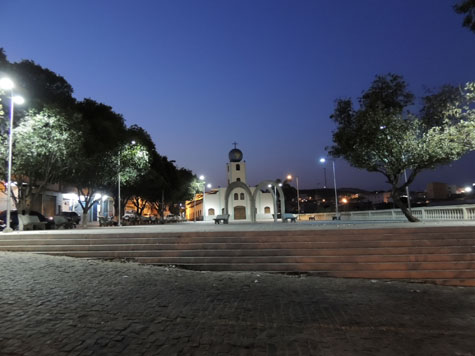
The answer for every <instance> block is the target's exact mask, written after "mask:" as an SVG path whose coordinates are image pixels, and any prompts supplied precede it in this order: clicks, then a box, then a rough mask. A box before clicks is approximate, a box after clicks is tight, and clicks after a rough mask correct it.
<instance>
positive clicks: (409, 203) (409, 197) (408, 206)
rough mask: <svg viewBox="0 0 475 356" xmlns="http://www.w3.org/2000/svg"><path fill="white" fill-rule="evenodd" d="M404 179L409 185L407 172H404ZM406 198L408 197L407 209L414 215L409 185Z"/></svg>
mask: <svg viewBox="0 0 475 356" xmlns="http://www.w3.org/2000/svg"><path fill="white" fill-rule="evenodd" d="M404 179H405V181H406V183H407V173H406V170H404ZM406 196H407V208H408V209H409V212H410V213H411V214H412V211H411V196H410V195H409V186H407V185H406Z"/></svg>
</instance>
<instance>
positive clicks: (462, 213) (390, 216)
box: [300, 204, 475, 221]
mask: <svg viewBox="0 0 475 356" xmlns="http://www.w3.org/2000/svg"><path fill="white" fill-rule="evenodd" d="M412 214H413V215H414V216H415V217H416V218H418V219H419V220H422V221H428V220H429V221H430V220H475V204H467V205H450V206H430V207H421V208H412ZM334 216H335V213H315V214H300V220H303V221H305V220H309V218H311V219H310V220H313V219H315V220H332V219H333V217H334ZM340 216H341V220H403V221H404V220H407V219H406V217H405V216H404V214H403V213H402V211H401V210H400V209H388V210H366V211H342V212H340Z"/></svg>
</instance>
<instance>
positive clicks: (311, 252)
mask: <svg viewBox="0 0 475 356" xmlns="http://www.w3.org/2000/svg"><path fill="white" fill-rule="evenodd" d="M199 247H200V249H197V246H192V245H191V244H186V245H165V244H156V245H133V244H129V245H126V244H122V245H68V246H63V245H39V246H2V247H1V248H0V251H12V252H66V251H68V252H73V251H77V252H80V251H86V252H89V251H144V253H145V251H147V254H148V253H150V252H153V251H168V252H167V253H168V254H170V253H172V252H173V253H175V255H181V254H182V253H184V254H188V255H195V256H207V255H214V256H245V255H250V256H256V255H274V256H280V255H288V254H291V253H294V254H295V251H297V252H298V254H299V255H302V256H348V255H420V254H433V253H436V254H444V253H446V254H456V253H475V246H435V247H432V246H430V247H352V248H310V247H309V246H303V247H304V248H302V247H297V246H288V247H282V246H280V248H277V246H274V245H270V246H267V248H262V246H261V248H257V246H254V248H252V247H250V246H248V245H243V244H240V245H239V246H233V247H234V248H231V246H220V248H219V249H216V248H215V247H216V245H202V244H201V245H200V246H199ZM243 247H245V248H243ZM305 247H307V248H305Z"/></svg>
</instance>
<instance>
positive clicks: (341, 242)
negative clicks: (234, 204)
mask: <svg viewBox="0 0 475 356" xmlns="http://www.w3.org/2000/svg"><path fill="white" fill-rule="evenodd" d="M403 237H404V236H403ZM265 243H273V244H276V243H313V244H320V245H321V246H324V245H326V246H331V244H333V246H341V247H348V246H352V245H354V246H356V245H359V246H383V245H384V246H414V245H428V244H430V245H439V246H440V245H448V244H457V245H458V244H464V245H470V244H474V245H475V236H473V235H464V236H460V235H458V236H450V237H445V236H438V237H437V238H435V237H433V236H426V235H424V236H417V237H414V236H412V238H410V239H406V238H401V236H392V237H391V238H389V237H387V236H370V238H365V237H359V238H356V236H350V237H345V236H340V237H338V238H334V237H332V238H331V239H327V240H325V239H322V238H321V237H320V236H318V235H316V236H290V237H289V236H267V237H262V236H254V237H202V236H195V237H180V238H176V237H168V236H159V237H147V238H143V237H134V238H125V237H103V236H95V237H94V238H93V237H90V238H83V237H79V236H76V237H75V238H68V239H63V238H60V239H53V238H48V239H40V238H34V239H32V238H20V239H5V238H4V239H0V247H2V246H15V245H18V246H21V245H29V246H33V245H112V244H117V245H119V244H265Z"/></svg>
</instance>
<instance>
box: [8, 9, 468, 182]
mask: <svg viewBox="0 0 475 356" xmlns="http://www.w3.org/2000/svg"><path fill="white" fill-rule="evenodd" d="M453 3H454V1H453V0H385V1H381V0H358V1H355V0H341V1H332V0H298V1H296V0H286V1H280V0H169V1H162V0H136V1H133V2H131V1H126V0H114V1H107V0H81V1H65V0H43V1H38V0H3V1H2V4H1V6H0V8H1V11H2V20H1V21H0V39H1V41H0V47H3V48H4V49H5V51H6V54H7V56H8V58H9V60H10V61H19V60H21V59H31V60H34V61H35V62H36V63H38V64H40V65H42V66H44V67H47V68H49V69H51V70H53V71H54V72H56V73H58V74H60V75H62V76H63V77H65V78H66V80H68V82H69V83H70V84H71V85H72V86H73V88H74V90H75V93H74V95H75V97H76V98H78V99H82V98H84V97H89V98H92V99H94V100H97V101H100V102H103V103H104V104H107V105H110V106H112V107H113V109H114V110H115V111H116V112H118V113H121V114H122V115H123V116H124V117H125V119H126V122H127V124H128V125H132V124H138V125H140V126H142V127H143V128H144V129H146V130H147V131H148V132H149V133H150V134H151V136H152V138H153V140H154V142H155V144H156V146H157V150H158V151H159V152H160V153H161V154H163V155H166V156H168V157H169V159H173V160H176V162H177V165H178V166H180V167H186V168H189V169H192V170H193V172H194V173H196V174H198V175H200V174H204V175H205V176H206V177H207V181H209V182H211V183H212V184H213V185H214V186H217V185H221V186H224V185H225V180H226V171H225V164H226V162H227V161H228V157H227V154H228V152H229V150H230V149H231V148H232V147H233V146H232V142H234V141H237V142H238V148H240V149H241V150H242V151H243V153H244V159H245V160H246V161H247V171H248V183H250V184H251V185H255V184H257V183H258V182H259V181H261V180H264V179H276V178H283V177H284V176H285V175H286V174H287V173H288V172H291V173H293V174H295V175H298V176H299V183H300V187H301V188H315V187H321V186H322V185H323V169H322V167H321V165H320V164H319V163H318V158H319V157H321V156H323V155H325V146H328V145H330V144H331V133H332V130H333V129H334V125H333V123H332V121H331V120H330V119H329V116H330V114H331V113H332V111H333V107H334V103H335V99H337V98H343V97H352V98H354V99H356V98H357V97H358V96H359V95H360V94H361V92H362V91H363V90H365V89H367V88H368V86H369V85H370V83H371V82H372V81H373V79H374V77H375V75H377V74H386V73H388V72H393V73H397V74H401V75H403V76H404V78H405V79H406V81H407V82H408V83H409V85H410V89H411V90H412V91H413V92H414V93H415V94H416V95H418V96H420V95H423V94H425V91H426V90H427V89H428V88H432V89H434V88H435V89H436V88H437V87H439V86H441V85H443V84H446V83H450V84H455V85H458V84H463V83H465V82H467V81H472V80H475V34H473V33H471V32H470V31H468V30H467V29H466V28H462V26H461V23H462V16H460V15H458V14H456V13H454V11H453V10H452V5H453ZM329 168H330V167H329ZM336 168H337V175H336V178H337V185H338V186H339V187H343V186H344V187H358V188H363V189H369V190H375V189H385V188H388V185H387V184H385V183H384V178H383V176H381V175H379V174H377V173H368V172H366V171H362V170H357V169H354V168H351V167H349V165H348V164H347V163H346V162H345V161H343V160H337V161H336ZM327 172H330V169H328V170H327ZM327 174H328V175H327V179H328V182H330V180H331V179H332V178H331V175H330V174H329V173H327ZM430 181H442V182H446V183H452V184H458V185H465V184H469V183H470V184H471V183H472V182H475V153H471V154H469V155H467V156H466V157H464V158H463V159H462V160H460V161H458V162H455V163H453V164H452V165H451V166H448V167H443V168H441V169H438V170H436V171H429V172H425V173H423V174H421V175H420V176H419V178H418V179H416V182H415V184H414V187H413V189H418V190H424V188H425V185H426V184H427V183H428V182H430ZM329 186H332V185H331V184H329Z"/></svg>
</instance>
